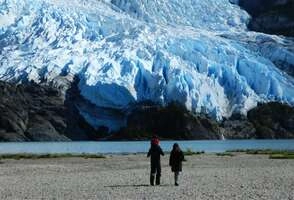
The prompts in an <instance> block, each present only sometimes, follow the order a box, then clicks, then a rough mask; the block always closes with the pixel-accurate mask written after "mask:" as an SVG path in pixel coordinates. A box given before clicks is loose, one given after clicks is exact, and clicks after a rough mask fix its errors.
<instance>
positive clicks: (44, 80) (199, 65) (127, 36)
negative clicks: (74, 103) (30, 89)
mask: <svg viewBox="0 0 294 200" xmlns="http://www.w3.org/2000/svg"><path fill="white" fill-rule="evenodd" d="M249 19H250V17H249V15H248V14H247V13H246V12H245V11H243V10H241V9H240V8H239V7H238V6H236V5H233V4H231V3H230V2H229V0H219V1H214V0H206V1H201V0H194V1H192V0H170V1H165V0H158V1H155V0H154V1H147V0H140V1H137V0H105V1H102V0H73V1H70V3H69V2H66V1H62V0H54V1H50V0H24V1H21V2H19V1H17V0H0V79H1V80H3V81H6V82H12V83H27V82H31V81H34V82H35V83H38V84H47V85H50V86H54V87H55V88H58V89H60V90H61V91H62V92H63V93H66V91H67V90H68V89H69V88H68V84H66V83H67V82H73V80H74V78H75V77H77V78H78V80H79V82H78V89H79V91H80V94H81V96H82V97H83V98H84V99H85V101H87V103H89V104H91V105H92V106H87V105H85V104H79V106H78V107H77V109H78V112H79V113H80V114H81V116H83V118H84V119H85V120H86V121H87V122H88V123H89V124H91V126H92V127H94V128H95V129H98V128H99V127H101V126H103V127H105V126H106V127H108V128H109V130H111V131H115V130H119V129H120V128H121V127H123V126H125V125H126V115H127V114H128V110H130V109H131V108H132V106H134V105H136V104H137V103H140V102H144V101H152V102H153V103H155V104H159V105H168V104H169V103H170V102H174V101H177V102H179V103H181V104H182V105H184V106H185V107H186V108H187V109H188V110H189V111H191V112H192V113H204V114H207V115H209V116H210V117H212V118H214V119H216V120H222V119H224V118H228V117H230V116H231V115H232V113H241V114H244V115H246V113H247V111H248V110H250V109H252V108H254V107H255V106H256V105H257V103H258V102H269V101H278V102H283V103H287V104H289V105H293V104H294V79H293V74H292V73H291V72H293V68H294V41H293V39H292V38H287V37H279V36H274V35H266V34H263V33H255V32H250V31H248V30H247V28H246V25H247V23H248V22H249ZM291 70H292V71H291Z"/></svg>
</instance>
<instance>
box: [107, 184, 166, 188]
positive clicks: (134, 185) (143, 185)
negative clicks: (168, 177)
mask: <svg viewBox="0 0 294 200" xmlns="http://www.w3.org/2000/svg"><path fill="white" fill-rule="evenodd" d="M162 186H164V187H166V186H170V185H167V184H161V185H157V187H162ZM104 187H109V188H121V187H155V186H151V185H148V184H133V185H108V186H104Z"/></svg>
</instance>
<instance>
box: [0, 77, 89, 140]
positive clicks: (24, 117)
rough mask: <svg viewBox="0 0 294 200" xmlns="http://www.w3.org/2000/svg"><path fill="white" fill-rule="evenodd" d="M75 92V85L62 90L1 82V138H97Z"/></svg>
mask: <svg viewBox="0 0 294 200" xmlns="http://www.w3.org/2000/svg"><path fill="white" fill-rule="evenodd" d="M75 94H76V92H75V87H74V86H73V87H71V88H70V89H69V90H68V91H67V93H66V94H63V93H61V92H60V91H59V90H58V89H55V88H54V87H49V86H42V85H38V84H35V83H27V84H18V85H16V84H11V83H6V82H0V113H1V115H0V141H69V140H90V139H95V135H91V134H95V131H94V129H93V128H91V127H90V126H89V125H88V124H87V123H86V122H85V120H84V119H83V118H82V117H81V116H80V115H79V113H78V111H77V109H76V107H75V106H76V105H75V104H74V102H77V98H78V97H76V96H75ZM77 94H78V93H77Z"/></svg>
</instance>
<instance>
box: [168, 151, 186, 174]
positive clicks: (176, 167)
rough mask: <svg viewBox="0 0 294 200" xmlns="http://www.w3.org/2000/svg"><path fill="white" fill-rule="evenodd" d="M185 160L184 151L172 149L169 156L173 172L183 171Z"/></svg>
mask: <svg viewBox="0 0 294 200" xmlns="http://www.w3.org/2000/svg"><path fill="white" fill-rule="evenodd" d="M183 160H184V153H183V152H182V151H174V150H173V151H172V152H171V153H170V157H169V166H171V170H172V171H173V172H181V171H182V161H183Z"/></svg>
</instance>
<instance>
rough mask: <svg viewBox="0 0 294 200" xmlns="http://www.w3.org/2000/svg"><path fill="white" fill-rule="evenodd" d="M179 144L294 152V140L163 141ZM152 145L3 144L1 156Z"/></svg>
mask: <svg viewBox="0 0 294 200" xmlns="http://www.w3.org/2000/svg"><path fill="white" fill-rule="evenodd" d="M175 142H178V143H179V145H180V147H181V148H182V150H187V149H191V150H193V151H205V152H224V151H227V150H236V149H244V150H245V149H274V150H294V140H205V141H203V140H201V141H161V143H160V146H161V147H162V149H163V150H164V151H170V150H171V148H172V145H173V143H175ZM149 146H150V142H149V141H136V142H125V141H124V142H25V143H0V154H6V153H77V154H80V153H144V152H147V151H148V149H149Z"/></svg>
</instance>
